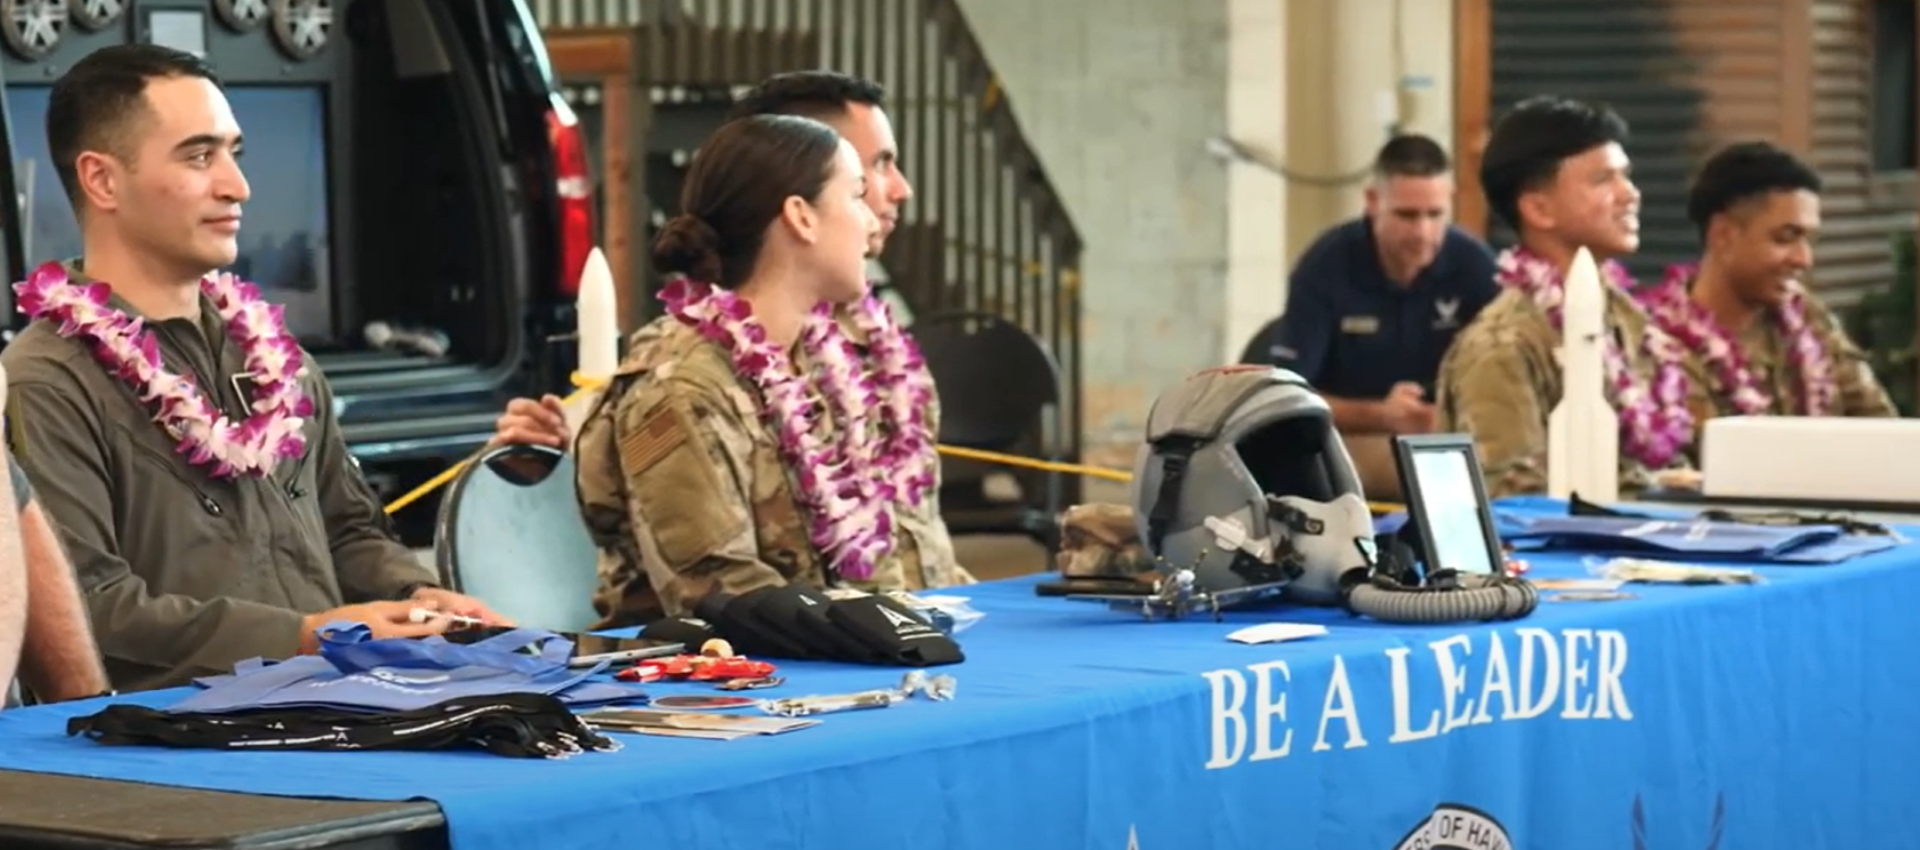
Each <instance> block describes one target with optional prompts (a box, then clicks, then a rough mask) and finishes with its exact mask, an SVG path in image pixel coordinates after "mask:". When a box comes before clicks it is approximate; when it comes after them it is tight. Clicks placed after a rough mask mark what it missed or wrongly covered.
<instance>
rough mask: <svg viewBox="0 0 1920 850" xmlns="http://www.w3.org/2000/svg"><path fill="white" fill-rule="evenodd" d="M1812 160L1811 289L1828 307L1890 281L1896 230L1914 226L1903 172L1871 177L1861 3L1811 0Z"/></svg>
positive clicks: (1868, 37) (1868, 49) (1911, 188)
mask: <svg viewBox="0 0 1920 850" xmlns="http://www.w3.org/2000/svg"><path fill="white" fill-rule="evenodd" d="M1811 6H1812V9H1811V11H1812V21H1810V22H1808V24H1810V32H1811V33H1812V39H1813V78H1812V80H1811V81H1810V83H1811V85H1812V87H1813V98H1812V112H1813V114H1812V122H1813V133H1812V136H1813V150H1812V160H1813V163H1814V165H1815V167H1817V168H1818V169H1819V170H1820V176H1821V178H1822V179H1823V180H1824V181H1825V182H1826V184H1827V185H1826V192H1825V193H1824V197H1822V199H1821V201H1822V203H1821V209H1822V212H1823V214H1824V217H1825V219H1826V222H1825V224H1826V227H1825V233H1824V234H1823V235H1822V238H1821V241H1820V246H1819V248H1818V260H1817V267H1816V269H1815V272H1814V284H1815V285H1816V286H1817V287H1818V288H1819V289H1820V290H1821V291H1822V292H1824V293H1826V294H1827V296H1828V298H1829V299H1830V300H1831V301H1833V302H1836V303H1846V302H1851V301H1853V300H1855V299H1857V298H1859V297H1860V295H1862V294H1863V293H1865V292H1868V291H1873V290H1878V289H1882V288H1885V287H1886V286H1887V285H1888V284H1889V283H1891V282H1892V279H1893V247H1892V243H1891V240H1892V238H1893V235H1894V234H1895V233H1896V232H1899V231H1902V230H1905V229H1907V228H1911V227H1912V226H1913V224H1914V214H1913V210H1914V202H1915V198H1914V193H1915V185H1914V182H1913V178H1912V175H1911V174H1906V175H1885V174H1880V175H1876V174H1874V172H1873V137H1872V120H1871V115H1872V98H1873V93H1872V78H1873V77H1872V65H1871V62H1872V45H1873V38H1872V30H1871V27H1870V25H1869V21H1868V19H1867V13H1868V8H1867V4H1866V3H1862V2H1857V1H1856V0H1814V2H1813V3H1812V4H1811Z"/></svg>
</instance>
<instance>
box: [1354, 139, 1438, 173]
mask: <svg viewBox="0 0 1920 850" xmlns="http://www.w3.org/2000/svg"><path fill="white" fill-rule="evenodd" d="M1452 167H1453V163H1452V162H1451V161H1449V160H1448V159H1447V152H1446V150H1445V149H1444V148H1442V147H1440V143H1439V142H1436V141H1434V140H1432V139H1430V138H1427V137H1426V136H1421V135H1418V134H1408V135H1405V136H1395V137H1393V138H1392V139H1389V140H1387V143H1386V144H1384V145H1381V146H1380V153H1379V155H1377V156H1375V157H1374V158H1373V173H1374V176H1376V177H1438V176H1440V175H1442V174H1445V173H1447V171H1448V170H1449V169H1451V168H1452Z"/></svg>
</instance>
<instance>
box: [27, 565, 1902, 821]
mask: <svg viewBox="0 0 1920 850" xmlns="http://www.w3.org/2000/svg"><path fill="white" fill-rule="evenodd" d="M1909 534H1910V536H1914V537H1920V529H1915V530H1909ZM1533 566H1534V570H1535V574H1536V575H1567V576H1571V575H1579V574H1582V573H1583V569H1582V568H1581V567H1580V565H1579V564H1578V559H1577V558H1576V557H1573V556H1563V555H1549V556H1543V557H1537V558H1535V559H1533ZM1762 572H1763V573H1764V574H1765V575H1766V577H1767V579H1768V582H1767V583H1766V584H1764V585H1760V586H1747V587H1740V586H1708V587H1685V588H1681V587H1640V588H1634V589H1635V590H1636V592H1638V593H1639V594H1640V598H1639V599H1636V600H1631V601H1623V602H1608V603H1592V602H1585V603H1581V602H1567V603H1543V604H1542V605H1541V608H1540V610H1539V611H1538V612H1537V613H1536V614H1534V615H1533V616H1532V617H1530V618H1529V619H1527V620H1524V621H1521V622H1517V623H1507V624H1500V625H1498V626H1481V625H1461V626H1444V627H1432V628H1408V627H1398V626H1387V625H1382V624H1377V623H1372V622H1367V621H1361V620H1355V619H1352V618H1349V617H1345V616H1342V615H1338V614H1335V613H1332V612H1327V611H1299V610H1295V611H1281V612H1269V613H1242V614H1234V615H1231V616H1230V617H1229V618H1228V621H1227V622H1226V623H1215V622H1212V621H1211V620H1210V619H1200V620H1187V621H1179V622H1152V623H1148V622H1143V621H1142V620H1140V619H1139V618H1138V617H1137V616H1129V615H1127V614H1122V613H1117V612H1111V611H1108V610H1106V609H1104V608H1102V607H1100V606H1095V605H1088V604H1084V603H1075V602H1068V601H1062V600H1051V599H1041V598H1036V597H1034V596H1033V594H1032V589H1031V584H1032V582H1031V581H1030V580H1016V581H1007V582H999V583H994V584H988V585H981V586H978V587H973V588H967V589H966V594H967V595H969V596H971V597H972V599H973V601H974V605H975V607H977V608H979V609H980V610H982V611H985V612H986V613H987V618H986V619H985V620H983V621H981V623H980V624H979V625H977V626H976V627H974V628H973V629H972V630H971V631H969V632H967V633H966V634H965V635H964V644H965V647H966V650H967V653H968V656H969V660H968V661H967V662H966V663H965V664H963V665H958V666H955V667H949V668H944V669H943V670H941V671H939V672H950V673H953V674H955V675H956V676H957V677H958V680H959V694H958V698H957V699H956V700H955V701H953V702H945V703H935V702H929V701H926V700H924V699H920V698H916V699H915V700H914V701H912V702H909V703H906V704H902V705H899V706H896V707H894V708H889V709H883V710H877V711H869V712H862V713H855V714H845V715H833V716H829V717H827V718H826V719H825V722H824V723H823V724H822V725H821V726H819V727H817V728H814V729H808V730H803V731H799V732H794V733H790V734H787V735H783V736H778V737H770V738H755V739H746V740H739V741H724V742H723V741H698V740H680V739H667V738H653V737H638V736H623V740H624V741H625V743H626V747H625V749H623V750H622V751H620V752H618V753H612V754H596V755H585V756H580V757H576V758H573V759H570V760H566V761H550V762H549V761H518V760H512V759H504V758H498V757H494V756H487V755H479V754H416V753H392V754H389V753H350V754H320V753H226V752H200V751H169V750H160V749H140V748H118V747H104V746H100V745H97V744H93V743H90V742H86V741H81V740H75V739H68V738H65V737H63V735H62V729H63V723H64V721H65V719H66V718H67V717H68V716H70V715H73V714H76V713H89V712H91V711H93V710H96V709H97V708H98V707H99V703H93V704H82V705H73V706H49V707H45V708H36V709H29V710H25V711H17V712H6V713H4V714H0V768H9V769H17V770H33V771H46V772H54V773H69V774H79V775H86V776H95V777H104V778H112V779H125V780H136V781H146V782H157V783H166V784H172V785H186V786H193V787H204V788H214V789H223V790H235V791H250V792H255V793H267V794H285V795H296V796H312V797H350V798H359V799H392V800H401V799H418V798H424V799H431V800H435V801H437V802H439V803H440V804H441V806H442V807H443V808H444V809H445V811H446V813H447V817H448V820H449V823H450V825H451V828H452V833H453V837H454V842H455V846H456V847H457V848H459V850H493V849H494V848H524V847H540V848H542V849H543V850H572V848H634V847H699V848H730V847H756V848H789V847H790V848H801V847H806V848H821V847H832V848H842V849H844V850H857V848H876V850H898V848H901V847H928V848H934V847H938V848H991V850H1012V848H1029V847H1031V848H1067V847H1075V848H1090V850H1121V849H1122V848H1127V847H1130V846H1137V847H1139V848H1143V849H1144V850H1156V848H1181V850H1194V848H1216V847H1217V848H1277V847H1323V848H1342V850H1372V849H1373V848H1379V850H1393V848H1399V847H1402V846H1407V847H1412V846H1426V847H1449V846H1451V847H1473V848H1482V847H1486V848H1501V847H1506V846H1512V847H1518V848H1554V850H1588V849H1589V848H1591V850H1619V848H1627V847H1645V848H1652V849H1654V850H1693V848H1740V850H1759V848H1770V847H1777V848H1795V850H1799V848H1808V847H1832V848H1840V847H1856V846H1857V847H1890V846H1898V845H1900V844H1901V843H1902V842H1904V841H1906V840H1907V839H1908V837H1910V836H1913V835H1916V834H1920V806H1916V805H1914V804H1913V802H1912V801H1913V799H1914V797H1915V795H1916V793H1920V764H1916V755H1917V754H1920V724H1916V723H1914V722H1913V716H1914V706H1915V705H1916V704H1920V665H1916V664H1912V663H1909V662H1905V661H1901V660H1899V658H1900V656H1899V654H1898V653H1899V652H1901V649H1900V648H1901V647H1905V646H1910V645H1913V644H1914V642H1915V639H1916V638H1920V617H1916V616H1914V614H1913V611H1912V607H1911V606H1912V604H1913V603H1912V600H1914V599H1917V598H1920V546H1903V547H1902V548H1900V549H1898V550H1894V551H1889V552H1884V553H1880V554H1877V555H1872V556H1868V557H1865V558H1861V559H1858V560H1855V561H1851V562H1848V563H1845V564H1842V565H1838V566H1830V567H1804V566H1803V567H1782V568H1763V569H1762ZM1282 619H1284V620H1292V621H1316V622H1323V623H1327V624H1329V625H1330V626H1331V627H1332V632H1331V634H1329V635H1328V636H1326V637H1323V638H1317V639H1311V640H1307V641H1301V642H1294V643H1285V644H1273V645H1264V646H1243V645H1239V644H1235V643H1230V642H1228V641H1226V640H1225V639H1224V638H1225V635H1226V634H1227V633H1228V632H1230V631H1232V630H1233V629H1235V628H1237V627H1240V626H1244V625H1247V624H1250V623H1256V622H1267V621H1274V620H1282ZM784 669H785V673H786V675H787V676H788V684H787V685H786V686H785V687H782V688H780V689H777V690H776V691H771V692H768V691H763V692H760V693H761V694H774V693H784V694H788V695H799V694H805V693H833V692H842V691H849V690H857V689H865V688H873V687H881V686H886V685H890V684H892V683H894V682H896V681H897V680H898V678H899V675H900V671H897V670H882V669H846V668H835V667H830V666H826V665H811V664H791V665H785V668H784ZM694 691H698V692H708V691H703V690H700V689H698V688H696V687H695V686H690V685H677V686H659V687H657V688H656V691H655V692H656V694H665V693H677V692H694ZM1509 695H1510V696H1509ZM172 698H177V694H165V695H152V696H150V697H148V699H152V700H155V701H164V700H166V699H172ZM1874 718H1879V719H1877V720H1876V719H1874ZM1417 830H1425V831H1426V833H1425V835H1426V836H1427V837H1428V840H1427V842H1426V843H1425V844H1416V843H1405V842H1412V841H1415V840H1417V837H1416V836H1413V835H1412V833H1414V832H1415V831H1417Z"/></svg>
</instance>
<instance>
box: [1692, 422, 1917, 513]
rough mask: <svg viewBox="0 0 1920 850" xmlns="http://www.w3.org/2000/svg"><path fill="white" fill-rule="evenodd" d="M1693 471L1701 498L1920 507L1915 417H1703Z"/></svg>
mask: <svg viewBox="0 0 1920 850" xmlns="http://www.w3.org/2000/svg"><path fill="white" fill-rule="evenodd" d="M1700 466H1701V470H1700V472H1701V475H1702V478H1703V482H1702V486H1703V489H1704V492H1705V495H1706V496H1707V497H1708V498H1713V497H1716V496H1719V497H1731V498H1762V499H1793V500H1804V501H1807V502H1825V501H1836V502H1893V503H1909V502H1920V420H1915V419H1880V418H1872V419H1868V418H1858V419H1855V418H1845V417H1831V416H1724V417H1719V418H1715V419H1709V420H1707V427H1706V433H1705V437H1704V445H1702V447H1701V451H1700Z"/></svg>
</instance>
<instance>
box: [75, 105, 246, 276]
mask: <svg viewBox="0 0 1920 850" xmlns="http://www.w3.org/2000/svg"><path fill="white" fill-rule="evenodd" d="M127 132H129V134H130V136H129V138H127V139H126V140H125V143H124V144H123V145H121V146H119V147H120V148H121V150H122V152H121V154H120V155H118V156H116V155H115V154H111V153H106V152H100V151H86V152H84V153H82V154H80V156H79V157H78V159H77V160H76V162H75V166H76V171H77V174H78V176H79V179H80V184H81V187H82V190H83V192H84V194H85V196H86V200H87V216H88V217H89V218H90V219H94V218H97V219H98V220H99V223H100V225H101V226H107V227H112V228H114V229H115V230H116V231H117V232H118V234H119V235H120V237H121V238H122V239H123V240H124V241H126V242H127V243H128V245H129V246H130V247H133V248H135V249H137V250H139V251H140V252H141V254H142V255H144V256H148V257H151V258H153V259H155V260H158V261H159V262H160V263H162V264H164V265H165V266H167V267H169V268H170V269H171V270H172V271H175V272H177V273H178V274H180V275H181V276H190V277H193V278H196V279H197V278H198V277H199V276H201V275H204V274H206V273H207V272H210V271H212V270H214V269H217V268H220V267H222V266H226V265H229V264H231V263H232V262H233V261H234V258H235V257H237V256H238V255H239V250H240V246H239V236H240V207H241V205H242V204H244V203H245V202H246V200H247V197H248V194H249V191H250V190H249V189H248V186H247V178H246V176H245V175H244V174H242V173H241V172H240V162H239V157H240V153H241V140H240V125H239V122H237V121H235V120H234V117H233V110H232V108H231V107H229V106H228V104H227V98H226V96H225V95H224V94H222V93H221V92H220V88H219V87H218V86H216V85H214V84H213V83H212V82H211V81H209V80H205V79H201V78H199V77H191V76H179V77H161V78H155V79H151V80H148V82H147V87H146V92H145V114H143V115H141V116H139V117H138V118H137V119H135V120H132V121H129V122H128V123H127Z"/></svg>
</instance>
